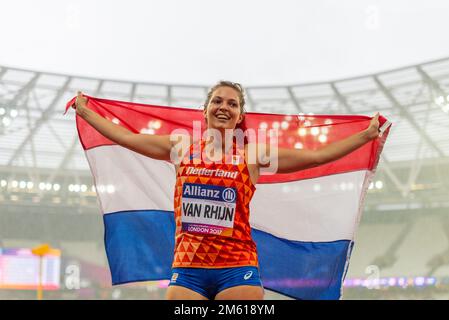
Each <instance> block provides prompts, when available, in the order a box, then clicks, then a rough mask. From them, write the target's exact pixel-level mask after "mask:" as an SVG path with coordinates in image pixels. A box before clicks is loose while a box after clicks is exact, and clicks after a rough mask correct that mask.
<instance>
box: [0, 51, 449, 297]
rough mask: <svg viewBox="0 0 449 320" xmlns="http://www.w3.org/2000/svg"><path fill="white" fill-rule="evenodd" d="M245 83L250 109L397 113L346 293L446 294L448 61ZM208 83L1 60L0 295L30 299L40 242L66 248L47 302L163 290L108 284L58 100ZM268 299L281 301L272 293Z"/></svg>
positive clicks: (97, 230)
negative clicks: (55, 69) (33, 251)
mask: <svg viewBox="0 0 449 320" xmlns="http://www.w3.org/2000/svg"><path fill="white" fill-rule="evenodd" d="M0 63H3V61H0ZM234 80H235V79H234ZM245 87H246V90H247V101H248V105H247V110H248V111H249V112H251V111H255V112H268V113H285V114H310V113H313V114H361V115H368V116H372V115H373V114H374V113H375V112H377V111H379V112H380V113H381V114H382V115H384V116H385V117H386V118H388V119H389V120H390V121H392V122H393V124H394V125H393V127H392V129H391V133H390V137H389V140H388V141H387V143H386V145H385V148H384V152H383V154H382V158H381V160H380V162H379V166H378V170H377V173H376V176H375V178H374V182H373V184H372V185H371V186H370V189H369V191H368V195H367V197H366V200H365V209H364V214H363V217H362V221H361V224H360V227H359V229H358V232H357V234H356V239H355V247H354V251H353V254H352V258H351V263H350V266H349V270H348V274H347V276H346V281H345V285H344V291H343V299H448V298H449V290H448V289H449V218H448V211H449V196H448V195H449V159H448V156H449V139H448V137H449V58H445V59H438V60H434V61H425V62H422V63H420V64H415V65H409V66H406V67H403V66H402V65H398V68H397V69H391V70H386V71H379V72H376V73H372V74H367V75H361V76H357V77H351V78H343V79H337V80H333V81H324V82H321V81H320V82H313V83H301V84H292V85H279V86H278V85H273V86H252V85H251V84H250V83H249V84H248V85H246V86H245ZM207 89H208V87H207V86H204V85H189V84H185V85H179V84H169V83H166V82H164V83H154V82H143V81H124V80H120V79H107V78H104V77H102V78H100V77H99V78H95V77H87V76H80V75H72V74H69V73H68V74H63V73H51V72H45V70H34V69H26V68H17V67H9V66H8V65H0V248H2V251H1V255H0V257H1V258H0V259H1V260H0V299H35V297H36V291H35V290H34V289H35V288H34V287H33V286H31V287H30V286H29V285H27V284H29V283H30V282H33V281H34V282H35V281H36V276H37V275H36V270H37V267H38V264H37V260H36V259H33V258H32V257H30V256H29V252H27V251H26V250H19V249H27V248H28V249H29V248H33V247H36V246H37V245H39V244H42V243H48V244H50V245H51V246H52V247H53V248H57V249H59V250H61V256H60V258H58V257H57V256H56V258H54V259H53V260H51V261H50V260H48V265H47V267H46V272H45V275H44V277H46V279H48V281H50V282H53V285H49V286H48V288H47V290H45V292H44V298H45V299H161V298H163V297H164V294H165V290H166V289H165V287H166V282H163V281H161V282H145V283H139V284H129V285H122V286H116V287H111V281H110V274H109V271H108V264H107V259H106V256H105V251H104V243H103V222H102V217H101V214H100V210H99V206H98V203H97V198H96V190H95V189H94V188H93V187H92V186H93V180H92V177H91V174H90V171H89V167H88V164H87V161H86V158H85V156H84V153H83V151H82V149H81V147H80V144H79V141H78V136H77V133H76V128H75V121H74V117H75V114H74V112H70V113H68V114H67V115H65V116H64V115H63V109H64V106H65V103H66V102H67V101H68V100H69V99H71V98H72V97H73V96H74V94H75V93H76V91H77V90H82V91H83V92H85V93H86V94H88V95H92V96H96V97H102V98H109V99H117V100H125V101H134V102H141V103H146V104H157V105H168V106H180V107H189V108H200V107H201V105H202V103H203V101H204V98H205V96H206V93H207ZM156 125H157V124H156ZM149 130H151V128H149ZM101 187H102V188H103V190H102V191H103V192H112V193H113V192H114V188H113V186H101ZM335 187H336V188H339V189H340V190H342V191H343V192H344V190H349V189H351V188H353V186H351V185H350V184H341V185H338V186H335ZM285 192H288V190H285ZM317 192H318V191H317ZM12 249H14V250H12ZM5 257H7V258H5ZM10 283H14V284H13V285H12V286H11V285H10ZM20 284H22V285H23V286H21V285H20ZM266 298H270V299H284V297H282V296H280V295H278V294H275V293H271V292H267V295H266Z"/></svg>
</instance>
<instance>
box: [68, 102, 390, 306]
mask: <svg viewBox="0 0 449 320" xmlns="http://www.w3.org/2000/svg"><path fill="white" fill-rule="evenodd" d="M73 103H74V99H72V100H71V101H69V102H68V104H67V109H68V108H69V107H70V106H71V105H72V104H73ZM88 107H89V108H90V109H93V110H95V111H96V112H97V113H99V114H100V115H102V116H103V117H105V118H107V119H109V120H110V121H113V122H115V123H117V124H119V125H121V126H124V127H126V128H127V129H129V130H131V131H133V132H136V133H147V134H170V133H171V132H172V131H173V130H175V129H186V130H188V131H189V132H192V123H193V121H201V120H202V111H201V110H194V109H184V108H174V107H165V106H153V105H145V104H138V103H129V102H121V101H114V100H106V99H99V98H93V97H89V102H88ZM67 109H66V110H67ZM370 120H371V118H370V117H368V116H357V115H281V114H262V113H248V114H246V116H245V125H246V128H253V129H254V130H255V131H257V130H259V129H265V128H266V129H270V128H272V127H276V128H278V130H279V132H280V134H279V145H280V147H288V148H305V149H317V148H320V147H323V146H325V145H326V144H329V143H332V142H334V141H338V140H340V139H343V138H345V137H347V136H349V135H352V134H354V133H356V132H359V131H362V130H364V129H366V128H367V127H368V125H369V122H370ZM379 121H380V124H381V126H382V127H383V129H382V130H383V135H382V136H381V137H379V138H378V139H375V140H373V141H371V142H369V143H367V144H365V145H364V146H362V147H361V148H359V149H357V150H356V151H354V152H352V153H350V154H348V155H347V156H345V157H343V158H341V159H339V160H337V161H334V162H331V163H328V164H325V165H322V166H319V167H315V168H311V169H307V170H302V171H298V172H295V173H291V174H272V175H262V176H260V178H259V181H258V184H257V185H256V188H257V190H256V192H255V194H254V197H253V199H252V203H251V206H250V209H251V211H250V215H251V216H250V223H251V227H252V235H253V238H254V240H255V242H256V245H257V250H258V256H259V265H260V274H261V280H262V283H263V285H264V287H265V288H266V289H269V290H273V291H275V292H279V293H281V294H284V295H287V296H289V297H293V298H296V299H339V298H340V297H341V293H342V284H343V280H344V277H345V274H346V271H347V269H348V264H349V259H350V255H351V250H352V248H353V245H354V235H355V231H356V229H357V226H358V224H359V221H360V219H361V215H362V211H363V204H364V197H365V195H366V192H367V190H368V186H369V184H370V182H371V180H372V178H373V176H374V174H375V171H376V167H377V164H378V161H379V157H380V154H381V152H382V149H383V146H384V143H385V141H386V139H387V136H388V133H389V129H390V126H389V125H390V123H389V122H388V121H387V120H386V119H385V118H384V117H382V116H380V117H379ZM76 124H77V129H78V133H79V139H80V142H81V144H82V146H83V148H84V151H85V153H86V157H87V160H88V163H89V166H90V169H91V172H92V175H93V177H94V181H95V186H96V191H97V195H98V199H99V203H100V208H101V211H102V213H103V217H104V225H105V248H106V253H107V257H108V261H109V267H110V270H111V275H112V282H113V284H114V285H116V284H123V283H128V282H136V281H149V280H162V279H170V276H171V263H172V259H173V249H174V237H175V234H174V232H175V223H174V213H173V194H174V185H175V169H174V165H173V164H171V163H169V162H166V161H161V160H154V159H151V158H148V157H145V156H143V155H140V154H138V153H135V152H133V151H131V150H129V149H126V148H123V147H121V146H119V145H116V144H115V143H114V142H112V141H110V140H108V139H107V138H105V137H103V136H102V135H101V134H99V133H98V132H97V131H96V130H95V129H94V128H92V127H91V126H90V125H89V124H88V123H87V122H86V121H84V120H83V119H82V118H80V117H78V116H77V122H76Z"/></svg>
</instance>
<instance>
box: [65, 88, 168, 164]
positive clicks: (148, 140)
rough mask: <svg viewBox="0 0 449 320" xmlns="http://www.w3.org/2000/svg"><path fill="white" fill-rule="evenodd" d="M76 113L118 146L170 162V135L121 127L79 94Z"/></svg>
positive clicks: (75, 105) (75, 106)
mask: <svg viewBox="0 0 449 320" xmlns="http://www.w3.org/2000/svg"><path fill="white" fill-rule="evenodd" d="M72 107H73V108H75V109H76V113H77V114H78V115H79V116H80V117H81V118H83V119H84V120H86V122H87V123H89V124H90V125H91V126H92V127H94V128H95V129H96V130H97V131H98V132H99V133H101V134H102V135H103V136H105V137H106V138H108V139H109V140H111V141H113V142H115V143H117V144H118V145H120V146H122V147H125V148H127V149H130V150H132V151H135V152H138V153H140V154H143V155H145V156H147V157H150V158H154V159H158V160H170V150H171V148H172V143H173V142H172V141H170V136H169V135H148V134H139V133H134V132H132V131H130V130H128V129H126V128H124V127H121V126H119V125H117V124H115V123H113V122H111V121H109V120H107V119H105V118H103V117H102V116H100V115H99V114H97V113H96V112H95V111H93V110H91V109H89V108H87V98H86V97H84V96H83V95H82V93H81V92H78V95H77V98H76V101H75V104H74V105H73V106H72Z"/></svg>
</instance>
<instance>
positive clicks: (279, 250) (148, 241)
mask: <svg viewBox="0 0 449 320" xmlns="http://www.w3.org/2000/svg"><path fill="white" fill-rule="evenodd" d="M104 223H105V246H106V254H107V257H108V261H109V267H110V270H111V275H112V283H113V284H114V285H116V284H122V283H128V282H137V281H149V280H162V279H170V277H171V264H172V261H173V249H174V238H175V234H174V233H175V222H174V215H173V212H170V211H159V210H142V211H123V212H116V213H109V214H105V215H104ZM252 236H253V238H254V240H255V241H256V244H257V251H258V255H259V264H260V274H261V279H262V283H263V285H264V287H265V288H267V289H269V290H273V291H276V292H279V293H281V294H284V295H287V296H290V297H293V298H296V299H338V298H339V297H340V288H341V284H342V278H343V274H344V272H345V264H346V259H347V256H348V248H349V247H350V244H351V242H350V241H349V240H341V241H334V242H301V241H290V240H285V239H282V238H278V237H275V236H273V235H271V234H269V233H266V232H263V231H260V230H257V229H253V230H252Z"/></svg>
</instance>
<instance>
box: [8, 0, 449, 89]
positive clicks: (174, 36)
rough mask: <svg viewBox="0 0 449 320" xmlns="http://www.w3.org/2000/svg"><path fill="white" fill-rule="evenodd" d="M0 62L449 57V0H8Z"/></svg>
mask: <svg viewBox="0 0 449 320" xmlns="http://www.w3.org/2000/svg"><path fill="white" fill-rule="evenodd" d="M0 12H1V19H0V30H1V31H0V32H1V38H0V39H1V40H0V41H1V46H0V65H6V66H13V67H19V68H30V69H36V70H42V71H53V72H61V73H70V74H75V75H88V76H94V77H106V78H114V79H124V80H140V81H149V82H163V83H184V84H205V85H210V84H213V83H215V82H216V81H217V80H219V79H227V80H232V81H236V82H241V83H242V84H243V85H271V84H273V85H274V84H294V83H304V82H312V81H324V80H333V79H339V78H343V77H350V76H356V75H362V74H367V73H371V72H377V71H382V70H386V69H390V68H396V67H400V66H405V65H409V64H414V63H420V62H424V61H429V60H434V59H438V58H442V57H447V56H449V39H448V37H447V34H448V32H449V1H448V0H378V1H367V0H338V1H337V0H334V1H330V0H309V1H306V0H276V1H274V0H273V1H265V0H257V1H252V0H222V1H216V0H163V1H150V0H147V1H144V0H128V1H118V0H80V1H75V0H63V1H61V0H39V1H37V0H1V2H0Z"/></svg>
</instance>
